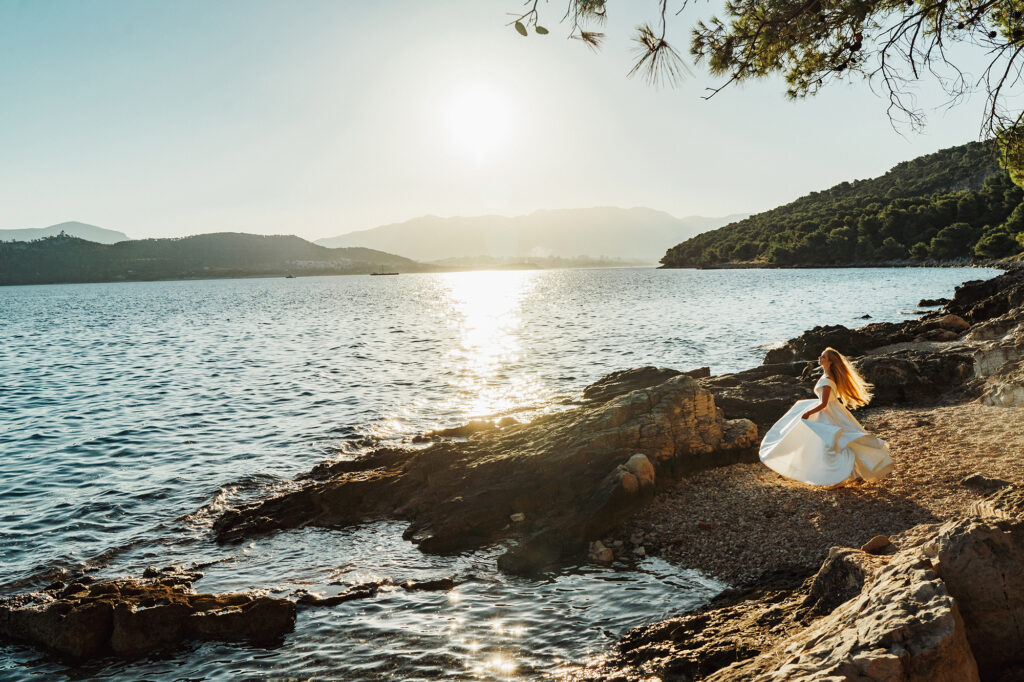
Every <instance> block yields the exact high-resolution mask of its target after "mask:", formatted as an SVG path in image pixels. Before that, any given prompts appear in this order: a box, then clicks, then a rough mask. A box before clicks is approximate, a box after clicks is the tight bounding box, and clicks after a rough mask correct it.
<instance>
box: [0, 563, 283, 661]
mask: <svg viewBox="0 0 1024 682" xmlns="http://www.w3.org/2000/svg"><path fill="white" fill-rule="evenodd" d="M151 574H152V575H154V576H155V579H150V580H135V579H130V578H124V579H117V580H105V581H97V582H93V583H91V584H89V585H84V584H82V583H75V584H73V585H69V586H68V587H67V588H64V589H63V590H60V591H57V590H55V589H54V590H49V589H48V590H43V591H41V592H35V593H31V594H24V595H18V596H15V597H9V598H6V599H2V600H0V636H3V637H5V638H9V639H13V640H18V641H23V642H28V643H30V644H34V645H37V646H41V647H43V648H45V649H48V650H50V651H54V652H56V653H58V654H61V655H64V656H68V657H70V658H72V659H76V660H81V659H87V658H94V657H99V656H106V655H110V654H115V655H119V656H125V657H136V656H142V655H145V654H148V653H150V652H153V651H157V650H160V649H166V648H170V647H174V646H177V645H179V644H181V643H182V642H184V641H187V640H218V641H246V642H253V643H271V642H275V641H277V640H279V639H280V638H281V637H282V636H284V635H285V634H287V633H289V632H291V631H292V630H293V629H294V627H295V604H293V603H292V602H290V601H288V600H286V599H276V598H273V597H265V596H262V595H258V594H247V593H237V594H197V593H196V592H195V591H193V590H192V589H191V587H190V582H189V581H188V580H187V579H186V578H184V577H183V576H182V575H180V574H179V575H177V576H174V577H170V578H164V579H163V580H161V578H160V577H159V576H160V573H159V572H158V571H154V572H151Z"/></svg>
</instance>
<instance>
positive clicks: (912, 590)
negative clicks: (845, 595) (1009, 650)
mask: <svg viewBox="0 0 1024 682" xmlns="http://www.w3.org/2000/svg"><path fill="white" fill-rule="evenodd" d="M706 679H707V680H709V682H710V681H711V680H715V681H724V680H729V681H738V680H752V679H757V680H765V681H766V682H767V681H771V682H816V681H817V680H825V679H828V680H836V681H837V682H838V681H839V680H849V681H850V682H853V681H854V680H856V681H857V682H861V681H866V680H877V681H878V682H883V681H885V682H888V681H890V680H907V681H908V682H909V681H914V682H976V681H977V680H979V679H980V678H979V676H978V667H977V664H976V662H975V659H974V656H973V655H972V653H971V648H970V646H969V645H968V640H967V632H966V629H965V627H964V622H963V620H962V618H961V617H960V612H959V610H958V608H957V603H956V601H955V600H954V598H953V597H952V596H950V594H949V592H948V591H947V590H946V587H945V585H944V584H943V581H942V580H941V579H940V578H939V576H938V575H937V574H936V573H935V571H934V570H933V569H932V567H931V564H930V563H929V561H928V560H927V559H925V558H922V557H920V556H916V555H914V554H912V553H911V554H906V555H897V556H896V557H894V558H893V559H892V561H891V562H889V563H888V565H886V566H884V567H882V568H879V569H878V570H877V571H876V572H875V573H874V574H873V575H872V577H871V579H869V580H868V581H867V582H865V584H864V586H863V589H862V590H860V591H859V592H858V594H857V595H856V596H855V597H854V598H852V599H849V600H848V601H846V602H843V603H842V604H840V605H839V606H837V607H836V608H835V609H834V610H833V611H832V612H831V613H829V614H828V615H827V616H824V617H822V618H820V619H819V620H817V621H816V622H814V623H813V624H812V625H811V626H810V627H808V628H806V629H805V630H803V631H801V632H799V633H797V634H796V635H794V636H791V637H788V638H786V639H783V640H782V641H781V642H778V643H777V644H775V645H774V646H773V647H771V649H770V650H768V651H766V652H764V653H762V654H760V655H759V656H757V657H755V658H751V659H747V660H746V661H742V662H739V663H735V664H732V665H729V666H727V667H724V668H722V669H720V670H718V671H716V672H715V673H713V674H712V675H709V676H708V677H707V678H706Z"/></svg>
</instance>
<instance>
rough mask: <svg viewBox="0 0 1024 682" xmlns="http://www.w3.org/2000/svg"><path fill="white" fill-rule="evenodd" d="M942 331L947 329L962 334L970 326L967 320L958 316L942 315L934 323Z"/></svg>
mask: <svg viewBox="0 0 1024 682" xmlns="http://www.w3.org/2000/svg"><path fill="white" fill-rule="evenodd" d="M934 323H935V324H937V325H938V326H939V327H941V328H942V329H948V330H950V331H954V332H963V331H967V330H968V329H970V328H971V325H970V323H969V322H967V320H965V319H964V318H962V317H960V316H959V315H953V314H949V315H943V316H942V317H940V318H937V319H936V320H935V321H934Z"/></svg>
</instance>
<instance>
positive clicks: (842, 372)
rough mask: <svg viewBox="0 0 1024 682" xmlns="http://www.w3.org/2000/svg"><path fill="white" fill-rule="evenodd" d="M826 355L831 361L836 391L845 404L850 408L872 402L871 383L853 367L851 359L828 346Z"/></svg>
mask: <svg viewBox="0 0 1024 682" xmlns="http://www.w3.org/2000/svg"><path fill="white" fill-rule="evenodd" d="M824 353H825V357H826V358H828V361H829V374H831V375H832V379H833V380H835V382H836V393H837V394H838V398H839V400H841V401H842V403H843V405H846V407H848V408H850V409H856V408H858V407H863V406H865V405H867V404H868V403H869V402H871V389H872V388H873V387H872V386H871V384H869V383H868V382H866V381H864V377H862V376H861V375H860V373H859V372H858V371H857V370H856V369H854V368H853V365H851V364H850V361H849V360H847V359H846V356H844V355H843V354H842V353H840V352H839V351H837V350H836V349H835V348H831V347H829V348H826V349H825V351H824Z"/></svg>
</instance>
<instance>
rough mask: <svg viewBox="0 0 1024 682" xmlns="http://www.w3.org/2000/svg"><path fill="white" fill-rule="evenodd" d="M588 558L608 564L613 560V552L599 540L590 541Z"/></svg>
mask: <svg viewBox="0 0 1024 682" xmlns="http://www.w3.org/2000/svg"><path fill="white" fill-rule="evenodd" d="M589 556H590V559H591V560H592V561H596V562H598V563H601V564H610V563H611V562H612V561H614V560H615V552H613V551H612V550H610V549H609V548H607V547H605V546H604V543H602V542H601V541H600V540H597V541H595V542H592V543H590V552H589Z"/></svg>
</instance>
